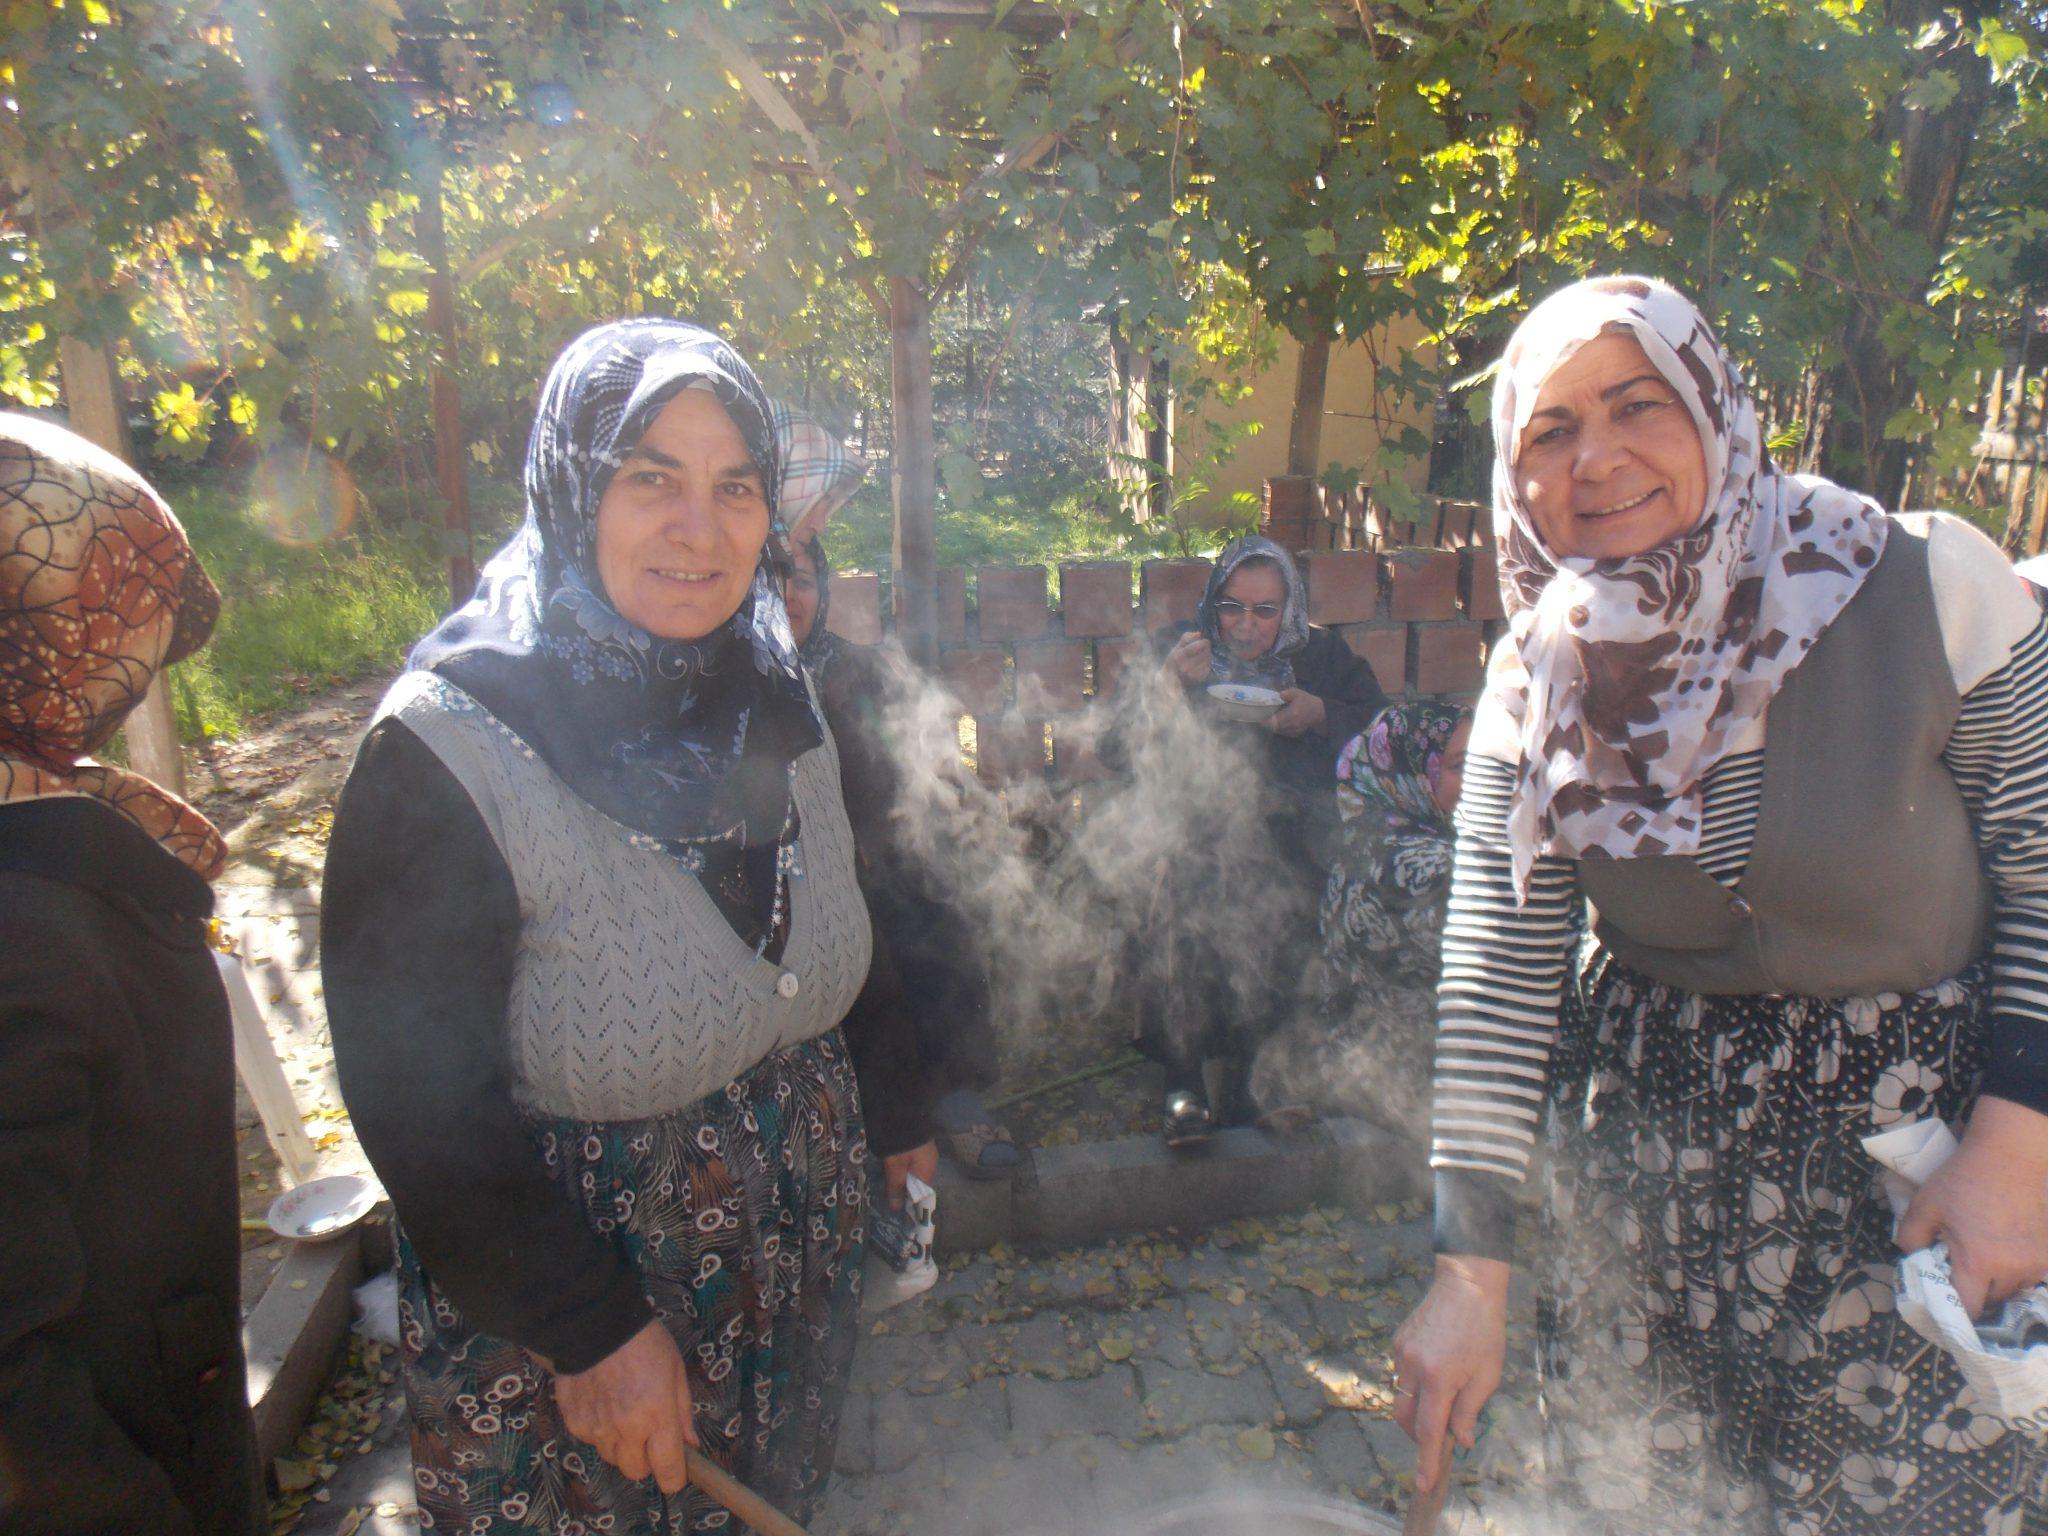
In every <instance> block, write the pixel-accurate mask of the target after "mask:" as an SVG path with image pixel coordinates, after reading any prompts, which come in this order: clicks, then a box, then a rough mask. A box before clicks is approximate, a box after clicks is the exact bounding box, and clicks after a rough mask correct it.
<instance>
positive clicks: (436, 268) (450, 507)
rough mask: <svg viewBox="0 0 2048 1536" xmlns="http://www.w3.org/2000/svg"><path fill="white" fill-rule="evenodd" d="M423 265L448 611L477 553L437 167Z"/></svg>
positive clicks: (469, 577) (467, 583)
mask: <svg viewBox="0 0 2048 1536" xmlns="http://www.w3.org/2000/svg"><path fill="white" fill-rule="evenodd" d="M416 229H417V232H418V235H419V242H420V255H422V256H423V257H425V258H426V262H427V329H428V330H430V331H432V332H433V333H434V361H433V366H432V368H431V370H430V371H429V373H428V377H427V387H428V392H429V396H430V398H431V400H432V404H433V417H434V480H435V483H436V484H437V485H438V487H439V488H440V492H441V526H442V528H443V529H444V530H446V532H447V535H448V545H447V549H448V606H449V607H450V608H451V609H454V608H460V607H461V606H462V605H463V604H464V603H466V602H468V601H469V598H470V594H471V593H472V592H474V591H475V590H476V552H475V548H474V546H473V544H472V543H471V537H470V527H469V454H468V446H469V445H468V444H467V442H465V441H464V435H463V431H462V388H461V386H460V385H459V384H457V383H456V382H455V355H456V354H455V348H456V335H455V282H454V279H453V278H452V277H451V276H450V275H449V271H448V225H447V220H446V216H445V214H444V213H443V210H442V206H441V172H440V170H439V169H438V168H437V169H436V170H435V171H434V172H433V173H432V175H431V176H430V177H429V178H428V184H427V186H426V187H425V188H424V189H423V191H422V192H421V195H420V211H419V217H418V220H417V221H416Z"/></svg>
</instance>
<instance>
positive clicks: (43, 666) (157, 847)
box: [0, 415, 267, 1536]
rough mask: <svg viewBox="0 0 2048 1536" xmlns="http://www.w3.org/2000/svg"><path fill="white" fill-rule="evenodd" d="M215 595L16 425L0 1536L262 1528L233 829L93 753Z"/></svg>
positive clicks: (0, 1175) (2, 797)
mask: <svg viewBox="0 0 2048 1536" xmlns="http://www.w3.org/2000/svg"><path fill="white" fill-rule="evenodd" d="M219 611H220V602H219V598H218V596H217V595H216V594H215V592H214V590H213V586H212V583H210V582H209V581H208V580H207V579H206V573H205V572H204V571H203V570H201V569H200V566H199V561H198V559H197V558H196V557H195V556H194V555H193V553H192V548H191V546H190V545H189V544H188V543H186V541H185V533H184V530H183V529H182V528H180V527H179V526H178V520H177V518H175V517H174V516H172V515H171V510H170V508H169V507H167V506H165V505H164V503H163V501H162V499H161V498H159V497H158V495H157V494H156V492H155V491H153V490H152V489H150V487H149V486H148V485H146V484H145V483H144V482H143V480H142V478H141V477H140V476H139V475H137V474H136V473H135V472H134V471H133V470H132V469H130V468H129V467H128V466H127V465H126V464H123V463H122V462H121V461H120V460H118V459H116V458H115V457H113V455H111V454H109V453H105V452H103V451H102V450H100V449H98V448H96V447H94V446H93V445H92V444H90V443H88V442H86V441H85V440H84V439H82V438H79V437H76V436H74V435H73V434H72V433H69V432H66V431H65V430H63V429H62V428H61V427H54V426H51V425H49V424H48V423H47V422H42V421H37V420H34V419H31V418H29V417H26V416H13V415H0V1530H7V1531H53V1532H54V1531H64V1532H73V1531H152V1532H154V1531H166V1532H188V1533H193V1536H253V1533H254V1532H256V1531H258V1530H260V1529H266V1528H267V1522H265V1520H264V1518H263V1491H262V1476H261V1473H260V1471H259V1470H258V1465H257V1460H256V1439H255V1435H254V1433H253V1430H252V1427H251V1425H250V1421H249V1402H248V1397H247V1394H246V1389H245V1385H244V1378H243V1370H242V1351H241V1345H240V1326H241V1295H240V1292H241V1247H242V1245H241V1233H240V1231H239V1230H238V1229H237V1226H236V1217H237V1214H238V1213H237V1210H236V1189H235V1127H234V1105H235V1078H234V1054H233V1044H232V1032H231V1030H230V1027H229V1023H228V1003H227V994H226V993H225V992H224V991H223V990H222V988H221V982H220V973H219V972H218V971H217V970H216V969H215V968H214V956H213V952H212V951H211V950H210V949H209V948H208V947H207V941H206V928H205V923H206V919H207V917H208V916H209V915H210V914H211V913H212V911H213V892H212V890H211V889H209V887H208V882H209V881H211V880H213V879H215V878H216V877H217V876H219V874H220V873H221V869H222V866H223V864H224V863H225V862H226V858H227V849H226V846H225V844H223V842H222V841H221V837H220V834H219V833H218V832H217V831H215V830H214V827H213V825H212V823H210V822H209V821H207V819H206V818H205V817H204V816H202V815H200V813H199V812H198V811H196V810H194V809H193V808H192V807H191V806H189V805H187V804H186V803H185V802H184V801H183V800H181V799H179V798H178V797H177V796H176V795H174V794H172V793H171V792H170V791H168V790H166V789H164V788H163V787H162V786H160V785H158V784H155V783H153V782H151V781H150V780H149V779H146V778H144V777H143V776H142V775H141V774H138V773H134V772H132V771H130V770H128V769H124V768H119V767H115V766H112V765H110V764H106V763H100V762H95V761H94V759H93V756H92V754H93V753H95V752H98V751H99V750H100V749H101V748H102V747H104V746H105V745H106V743H107V742H108V741H110V740H111V739H112V738H113V735H114V733H115V731H117V730H119V729H120V726H121V722H122V721H123V720H124V719H126V718H127V716H128V714H129V713H130V711H132V710H133V709H134V708H135V707H136V705H138V704H139V703H141V702H142V697H143V694H144V692H145V691H146V690H147V689H148V687H149V685H150V680H151V679H152V678H153V677H155V676H157V675H158V674H159V673H160V672H161V671H162V670H163V669H164V668H165V667H168V666H170V665H171V664H172V663H173V662H175V661H178V660H180V659H181V658H183V657H185V656H188V655H190V654H191V653H192V652H194V651H196V650H198V649H199V647H200V646H202V645H204V644H205V643H206V638H207V636H208V635H209V634H210V633H211V632H212V629H213V622H214V618H215V616H216V615H217V614H218V613H219Z"/></svg>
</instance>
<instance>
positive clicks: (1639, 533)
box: [1515, 332, 1707, 560]
mask: <svg viewBox="0 0 2048 1536" xmlns="http://www.w3.org/2000/svg"><path fill="white" fill-rule="evenodd" d="M1515 488H1516V489H1517V490H1518V491H1519V492H1520V493H1521V497H1522V504H1523V505H1524V506H1526V507H1527V508H1528V509H1529V515H1530V516H1531V517H1532V518H1534V519H1535V521H1536V528H1537V531H1538V532H1540V533H1541V534H1542V535H1543V542H1544V543H1545V544H1547V545H1548V546H1549V548H1550V552H1551V553H1552V554H1553V555H1555V556H1558V557H1560V558H1573V557H1577V558H1582V559H1591V560H1613V559H1620V558H1623V557H1625V556H1628V555H1639V554H1641V553H1643V551H1645V550H1648V549H1654V548H1656V547H1657V546H1658V545H1659V544H1667V543H1669V542H1670V541H1672V540H1673V539H1676V538H1679V537H1681V536H1682V535H1684V534H1686V533H1689V532H1691V531H1692V529H1693V527H1694V525H1695V524H1697V523H1698V522H1699V520H1700V514H1701V513H1702V512H1703V511H1705V509H1706V504H1707V459H1706V453H1705V451H1704V450H1703V449H1702V448H1701V446H1700V435H1699V430H1698V429H1697V428H1696V427H1695V426H1694V425H1693V420H1692V413H1691V412H1690V411H1688V410H1687V409H1686V408H1685V402H1684V401H1682V400H1680V399H1679V398H1678V394H1677V392H1676V391H1675V390H1673V389H1672V387H1671V386H1670V385H1669V384H1667V383H1665V382H1664V377H1663V375H1662V374H1660V373H1658V372H1657V370H1656V368H1655V367H1654V366H1652V365H1651V362H1650V359H1649V357H1648V356H1647V355H1646V354H1645V353H1644V351H1643V348H1642V344H1641V343H1640V342H1638V341H1637V340H1636V339H1635V337H1634V336H1632V335H1628V334H1627V333H1615V332H1610V333H1608V334H1606V335H1602V336H1597V337H1595V338H1594V339H1593V340H1591V341H1589V342H1587V343H1586V344H1585V345H1584V346H1582V347H1580V348H1579V350H1578V351H1576V352H1574V353H1573V354H1572V355H1571V357H1570V358H1569V359H1568V360H1567V361H1566V362H1565V363H1564V364H1563V365H1562V366H1560V367H1559V368H1558V369H1557V371H1556V372H1554V373H1552V374H1551V375H1550V377H1549V378H1547V379H1545V380H1544V381H1543V388H1542V389H1541V390H1540V391H1539V392H1538V394H1537V396H1536V409H1535V410H1534V412H1532V413H1531V415H1530V417H1529V424H1528V425H1527V426H1526V427H1524V428H1523V429H1522V438H1521V441H1520V442H1519V443H1517V444H1516V446H1515Z"/></svg>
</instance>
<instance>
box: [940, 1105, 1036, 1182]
mask: <svg viewBox="0 0 2048 1536" xmlns="http://www.w3.org/2000/svg"><path fill="white" fill-rule="evenodd" d="M935 1109H936V1111H937V1119H938V1122H939V1145H940V1146H941V1147H943V1148H944V1149H945V1152H946V1155H947V1156H948V1157H950V1158H952V1159H953V1161H954V1162H955V1163H957V1164H958V1165H959V1167H960V1171H961V1172H962V1173H963V1174H965V1175H966V1176H967V1177H968V1178H970V1179H989V1180H995V1179H1007V1178H1009V1177H1011V1176H1012V1175H1013V1174H1015V1173H1016V1171H1017V1167H1018V1164H1020V1163H1022V1162H1023V1161H1024V1156H1023V1154H1022V1153H1021V1152H1019V1151H1018V1150H1017V1144H1016V1142H1015V1141H1013V1140H1011V1139H1010V1133H1009V1132H1008V1131H1007V1130H1005V1129H1004V1128H1003V1127H1002V1126H1000V1125H998V1124H997V1123H996V1122H995V1120H994V1118H993V1117H992V1116H990V1114H989V1112H988V1108H987V1106H986V1105H984V1104H983V1103H982V1102H981V1095H980V1094H978V1093H976V1092H975V1091H974V1090H973V1089H971V1088H963V1089H955V1090H954V1091H953V1092H951V1093H948V1094H946V1095H945V1096H944V1097H943V1098H941V1099H940V1100H939V1102H938V1104H937V1105H936V1106H935Z"/></svg>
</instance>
